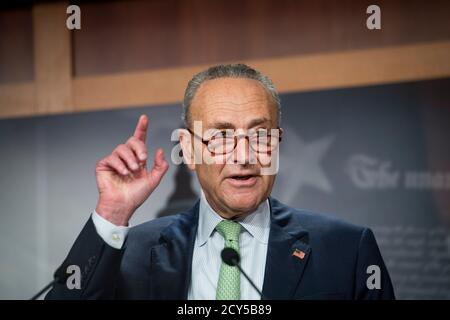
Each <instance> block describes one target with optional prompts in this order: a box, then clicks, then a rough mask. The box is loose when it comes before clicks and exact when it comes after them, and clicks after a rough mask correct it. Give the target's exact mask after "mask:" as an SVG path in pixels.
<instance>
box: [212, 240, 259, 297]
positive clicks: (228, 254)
mask: <svg viewBox="0 0 450 320" xmlns="http://www.w3.org/2000/svg"><path fill="white" fill-rule="evenodd" d="M220 256H221V257H222V261H223V262H225V263H226V264H227V265H229V266H231V267H237V268H238V269H239V271H240V272H241V273H242V274H243V275H244V277H245V278H246V279H247V281H248V282H250V284H251V285H252V287H253V288H254V289H255V290H256V292H258V294H259V296H260V297H261V300H264V299H263V294H262V292H261V291H260V290H259V289H258V288H257V287H256V285H255V283H254V282H253V281H252V280H251V279H250V277H249V276H248V275H247V274H246V273H245V272H244V270H242V268H241V265H240V262H241V257H240V256H239V253H238V252H237V251H236V250H234V249H233V248H224V249H223V250H222V253H221V254H220Z"/></svg>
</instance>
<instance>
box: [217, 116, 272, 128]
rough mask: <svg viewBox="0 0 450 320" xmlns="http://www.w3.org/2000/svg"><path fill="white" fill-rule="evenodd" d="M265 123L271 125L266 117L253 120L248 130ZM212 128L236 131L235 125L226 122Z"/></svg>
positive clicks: (220, 122)
mask: <svg viewBox="0 0 450 320" xmlns="http://www.w3.org/2000/svg"><path fill="white" fill-rule="evenodd" d="M264 123H270V121H269V119H267V118H265V117H264V118H258V119H253V120H252V121H250V123H249V124H248V128H252V127H256V126H258V125H260V124H264ZM212 127H213V128H216V129H236V128H235V125H234V124H232V123H231V122H226V121H217V122H214V123H213V124H212Z"/></svg>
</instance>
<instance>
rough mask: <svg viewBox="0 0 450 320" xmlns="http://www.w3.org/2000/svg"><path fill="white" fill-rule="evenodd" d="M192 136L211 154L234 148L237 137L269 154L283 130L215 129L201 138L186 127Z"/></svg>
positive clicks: (253, 147)
mask: <svg viewBox="0 0 450 320" xmlns="http://www.w3.org/2000/svg"><path fill="white" fill-rule="evenodd" d="M187 130H188V131H189V132H190V133H191V134H192V135H193V136H194V137H196V138H198V139H199V140H200V141H201V142H202V143H203V144H204V145H205V146H206V148H207V149H208V151H209V152H211V154H212V155H213V156H215V155H225V154H228V153H231V152H233V150H234V149H236V146H237V143H238V139H239V138H241V137H243V138H245V139H247V140H248V143H249V145H250V147H251V148H252V149H253V150H254V151H255V152H256V153H259V154H264V153H265V154H270V153H271V152H272V151H273V150H275V148H276V147H277V146H278V144H279V143H280V142H281V138H282V133H283V131H282V130H281V129H280V128H276V129H263V128H260V129H250V130H248V133H247V134H245V133H241V134H236V133H235V132H234V131H235V130H233V129H226V130H217V131H213V132H207V133H209V134H208V136H210V137H209V138H208V139H203V138H202V137H200V136H199V135H197V134H195V133H194V132H193V131H192V130H191V129H187Z"/></svg>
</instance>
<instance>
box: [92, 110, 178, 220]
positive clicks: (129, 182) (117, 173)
mask: <svg viewBox="0 0 450 320" xmlns="http://www.w3.org/2000/svg"><path fill="white" fill-rule="evenodd" d="M147 127H148V118H147V116H145V115H141V116H140V118H139V121H138V123H137V125H136V129H135V131H134V134H133V136H132V137H130V138H129V139H128V141H127V142H126V143H125V144H120V145H118V146H117V147H116V148H115V149H114V151H113V152H112V153H111V154H110V155H108V156H107V157H105V158H103V159H101V160H100V161H98V162H97V165H96V167H95V175H96V179H97V187H98V191H99V194H100V195H99V200H98V202H97V207H96V209H95V210H96V211H97V213H98V214H99V215H100V216H102V217H103V218H105V219H107V220H108V221H110V222H111V223H113V224H115V225H118V226H126V225H128V221H129V220H130V218H131V216H132V215H133V213H134V212H135V211H136V209H137V208H138V207H139V206H140V205H141V204H142V203H144V201H145V200H146V199H147V198H148V197H149V196H150V195H151V194H152V192H153V190H155V188H156V187H157V186H158V185H159V182H160V181H161V178H162V177H163V176H164V174H165V173H166V172H167V169H168V168H169V164H168V163H167V161H166V160H164V152H163V150H162V149H158V150H157V151H156V153H155V159H154V165H153V168H152V169H151V170H147V147H146V145H145V138H146V136H147Z"/></svg>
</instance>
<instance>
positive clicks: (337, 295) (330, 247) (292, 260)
mask: <svg viewBox="0 0 450 320" xmlns="http://www.w3.org/2000/svg"><path fill="white" fill-rule="evenodd" d="M269 203H270V209H271V224H270V235H269V244H268V252H267V261H266V270H265V276H264V285H263V290H262V292H263V296H264V298H266V299H394V298H395V297H394V292H393V289H392V284H391V280H390V278H389V274H388V271H387V269H386V267H385V265H384V262H383V259H382V257H381V254H380V251H379V249H378V246H377V243H376V241H375V238H374V235H373V233H372V231H371V230H370V229H367V228H363V227H358V226H354V225H351V224H348V223H345V222H342V221H339V220H336V219H333V218H329V217H325V216H321V215H318V214H315V213H309V212H305V211H299V210H296V209H293V208H290V207H288V206H286V205H284V204H282V203H280V202H279V201H277V200H275V199H273V198H270V199H269ZM198 212H199V203H198V202H197V204H196V205H195V206H194V207H193V208H192V209H191V210H190V211H188V212H186V213H180V214H177V215H173V216H168V217H164V218H159V219H155V220H152V221H149V222H147V223H144V224H141V225H139V226H136V227H133V228H132V229H131V230H130V232H129V234H128V237H127V240H126V241H125V243H124V245H123V247H122V249H120V250H118V249H114V248H112V247H110V246H109V245H107V244H106V243H105V242H104V241H103V240H102V239H101V238H100V236H99V235H98V234H97V232H96V230H95V227H94V224H93V222H92V220H91V219H89V221H88V222H87V224H86V225H85V227H84V228H83V230H82V232H81V233H80V235H79V236H78V238H77V240H76V241H75V244H74V245H73V247H72V249H71V250H70V252H69V255H68V256H67V258H66V260H65V261H64V263H63V266H68V265H78V266H79V267H80V268H81V274H82V278H81V279H82V280H81V289H72V290H69V289H68V288H67V286H66V284H65V283H64V284H56V285H55V286H54V287H53V289H52V290H51V291H50V292H49V293H48V294H47V296H46V299H187V296H188V289H189V281H190V279H191V272H192V269H191V265H192V255H193V249H194V241H195V236H196V232H197V225H198ZM296 249H297V250H298V251H297V252H298V253H299V251H302V252H303V253H304V255H303V254H301V253H300V254H297V255H293V253H294V252H295V250H296ZM217 254H220V253H219V252H218V253H217ZM302 256H303V258H302V259H301V257H302ZM370 265H376V266H378V267H379V268H380V271H381V274H380V275H381V288H380V289H369V288H368V286H367V279H368V278H369V276H370V275H371V273H369V274H368V273H367V267H368V266H370ZM250 277H251V274H250Z"/></svg>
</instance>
